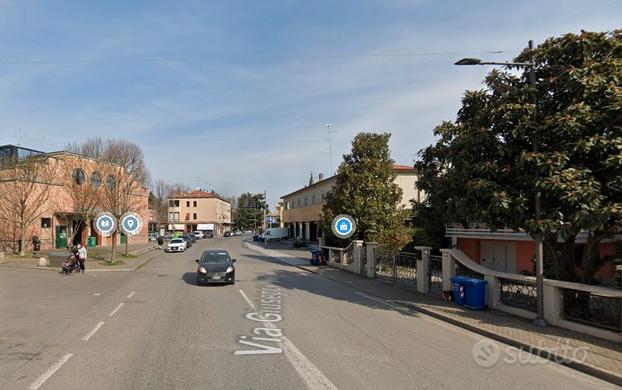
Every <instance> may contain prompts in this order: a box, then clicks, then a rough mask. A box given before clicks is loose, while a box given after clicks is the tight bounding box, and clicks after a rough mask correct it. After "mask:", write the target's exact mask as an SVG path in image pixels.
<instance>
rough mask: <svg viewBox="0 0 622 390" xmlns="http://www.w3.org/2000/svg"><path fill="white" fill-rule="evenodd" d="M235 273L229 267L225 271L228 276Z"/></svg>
mask: <svg viewBox="0 0 622 390" xmlns="http://www.w3.org/2000/svg"><path fill="white" fill-rule="evenodd" d="M231 272H233V267H231V266H229V268H227V270H226V271H225V273H226V274H229V273H231Z"/></svg>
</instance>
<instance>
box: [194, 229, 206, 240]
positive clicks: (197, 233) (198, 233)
mask: <svg viewBox="0 0 622 390" xmlns="http://www.w3.org/2000/svg"><path fill="white" fill-rule="evenodd" d="M194 235H195V236H196V237H197V238H204V236H203V232H202V231H200V230H197V231H196V232H194Z"/></svg>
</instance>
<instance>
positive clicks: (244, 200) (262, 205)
mask: <svg viewBox="0 0 622 390" xmlns="http://www.w3.org/2000/svg"><path fill="white" fill-rule="evenodd" d="M267 212H268V204H267V203H266V199H265V196H264V194H261V193H260V194H251V193H250V192H247V193H244V194H241V195H240V196H239V197H238V200H237V214H236V219H235V227H236V229H239V230H243V229H248V228H251V227H252V229H253V230H255V229H257V228H258V227H261V223H262V222H263V217H264V214H265V213H267Z"/></svg>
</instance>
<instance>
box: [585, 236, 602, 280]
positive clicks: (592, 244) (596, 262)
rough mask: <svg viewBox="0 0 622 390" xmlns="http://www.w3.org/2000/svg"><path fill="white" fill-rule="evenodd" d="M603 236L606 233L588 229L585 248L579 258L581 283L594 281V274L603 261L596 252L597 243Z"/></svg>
mask: <svg viewBox="0 0 622 390" xmlns="http://www.w3.org/2000/svg"><path fill="white" fill-rule="evenodd" d="M605 237H606V234H605V233H603V232H594V233H592V232H591V231H590V232H589V233H588V236H587V240H586V241H585V248H584V249H583V257H582V258H581V271H580V277H581V283H585V284H593V283H594V275H595V274H596V272H598V270H599V269H600V267H601V266H602V265H603V263H604V261H603V259H602V258H601V257H600V254H599V253H598V245H599V244H600V242H601V241H602V239H603V238H605Z"/></svg>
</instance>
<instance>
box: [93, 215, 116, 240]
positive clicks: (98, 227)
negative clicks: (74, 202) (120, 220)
mask: <svg viewBox="0 0 622 390" xmlns="http://www.w3.org/2000/svg"><path fill="white" fill-rule="evenodd" d="M93 228H94V229H95V231H96V232H97V233H98V234H101V235H102V236H104V237H110V236H112V233H114V231H115V230H116V229H117V220H116V219H115V217H114V216H113V215H112V214H110V213H99V214H97V216H96V217H95V219H93Z"/></svg>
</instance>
